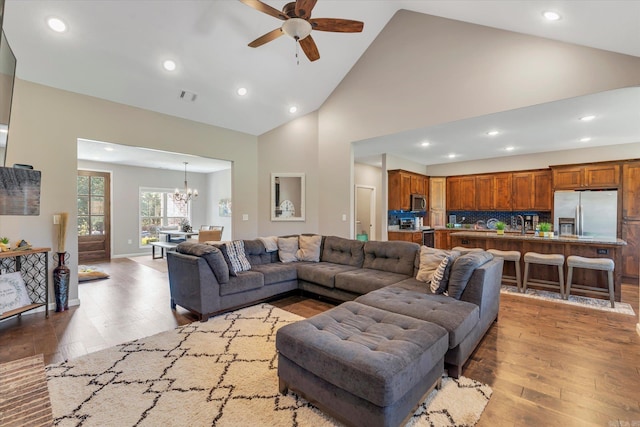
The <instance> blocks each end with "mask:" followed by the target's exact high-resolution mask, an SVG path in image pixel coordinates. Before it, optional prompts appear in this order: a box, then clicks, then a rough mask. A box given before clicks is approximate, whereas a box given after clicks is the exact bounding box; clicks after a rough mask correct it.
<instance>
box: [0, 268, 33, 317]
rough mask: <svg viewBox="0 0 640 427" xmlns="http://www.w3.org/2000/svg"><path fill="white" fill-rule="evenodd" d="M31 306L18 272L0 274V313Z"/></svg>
mask: <svg viewBox="0 0 640 427" xmlns="http://www.w3.org/2000/svg"><path fill="white" fill-rule="evenodd" d="M29 304H31V298H29V293H28V292H27V287H26V286H25V284H24V280H22V275H21V274H20V273H19V272H15V273H7V274H0V313H5V312H7V311H10V310H15V309H16V308H20V307H24V306H25V305H29Z"/></svg>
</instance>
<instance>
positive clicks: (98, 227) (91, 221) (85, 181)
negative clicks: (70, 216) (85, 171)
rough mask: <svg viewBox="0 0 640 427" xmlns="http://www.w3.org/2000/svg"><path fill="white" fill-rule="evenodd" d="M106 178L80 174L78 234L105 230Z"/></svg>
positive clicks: (97, 232) (84, 234) (96, 232)
mask: <svg viewBox="0 0 640 427" xmlns="http://www.w3.org/2000/svg"><path fill="white" fill-rule="evenodd" d="M104 208H105V178H104V177H103V176H80V175H79V176H78V236H89V235H96V234H104V232H105V209H104Z"/></svg>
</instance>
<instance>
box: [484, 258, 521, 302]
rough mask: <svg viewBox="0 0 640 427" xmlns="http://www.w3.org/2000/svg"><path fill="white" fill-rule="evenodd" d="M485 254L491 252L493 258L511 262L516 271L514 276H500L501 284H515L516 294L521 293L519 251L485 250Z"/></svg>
mask: <svg viewBox="0 0 640 427" xmlns="http://www.w3.org/2000/svg"><path fill="white" fill-rule="evenodd" d="M487 252H491V253H492V254H493V256H497V257H500V258H503V259H504V260H505V262H506V261H513V264H514V266H515V269H516V275H515V276H509V275H506V274H504V270H503V274H502V282H503V283H515V284H516V286H517V287H518V292H522V290H521V288H522V276H520V256H521V254H520V251H501V250H499V249H487Z"/></svg>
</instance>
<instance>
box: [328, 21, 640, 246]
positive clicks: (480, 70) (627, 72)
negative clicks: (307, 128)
mask: <svg viewBox="0 0 640 427" xmlns="http://www.w3.org/2000/svg"><path fill="white" fill-rule="evenodd" d="M639 70H640V58H637V57H631V56H626V55H621V54H616V53H612V52H606V51H602V50H597V49H591V48H586V47H581V46H576V45H571V44H567V43H561V42H557V41H553V40H547V39H541V38H538V37H533V36H527V35H523V34H518V33H513V32H508V31H502V30H497V29H492V28H489V27H483V26H478V25H473V24H467V23H463V22H458V21H452V20H448V19H444V18H438V17H433V16H428V15H423V14H419V13H414V12H408V11H400V12H398V13H397V14H396V15H395V16H394V18H392V20H391V21H390V22H389V24H388V25H387V26H386V27H385V28H384V29H383V31H382V32H381V33H380V35H379V36H378V37H377V39H376V40H375V41H374V42H373V43H372V45H371V46H370V47H369V49H368V50H367V51H366V52H365V53H364V54H363V55H362V57H361V58H360V60H359V61H358V63H356V65H355V66H354V67H353V68H352V69H351V71H350V72H349V74H348V75H347V76H346V77H345V79H344V80H343V81H342V82H341V83H340V85H339V86H338V87H337V88H336V90H335V91H334V92H333V94H332V95H331V96H330V97H329V98H328V99H327V101H326V102H325V103H324V105H323V106H322V107H321V108H320V110H319V127H318V135H319V138H318V166H319V170H320V171H321V176H320V181H319V183H320V186H319V200H320V201H319V206H320V212H319V217H320V223H319V224H320V227H319V231H320V232H321V233H323V234H336V235H342V236H350V235H351V233H352V230H351V229H350V225H351V224H352V223H353V221H351V220H350V221H347V222H342V221H340V218H339V215H338V213H340V212H343V211H348V212H350V213H351V212H352V211H351V207H352V206H353V190H352V189H353V185H351V183H353V165H352V153H351V146H350V144H351V142H352V141H359V140H362V139H366V138H371V137H374V136H379V135H387V134H392V133H396V132H399V131H403V130H408V129H415V128H419V127H425V126H430V125H435V124H441V123H446V122H451V121H456V120H460V119H464V118H469V117H475V116H480V115H484V114H490V113H494V112H499V111H506V110H510V109H514V108H520V107H525V106H529V105H533V104H539V103H543V102H550V101H555V100H559V99H564V98H570V97H575V96H580V95H585V94H589V93H595V92H600V91H603V90H608V89H614V88H620V87H626V86H632V85H637V84H639V83H640V72H639Z"/></svg>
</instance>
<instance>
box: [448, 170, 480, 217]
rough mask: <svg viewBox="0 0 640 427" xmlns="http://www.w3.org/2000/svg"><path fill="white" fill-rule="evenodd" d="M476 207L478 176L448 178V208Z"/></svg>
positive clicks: (472, 208) (454, 209)
mask: <svg viewBox="0 0 640 427" xmlns="http://www.w3.org/2000/svg"><path fill="white" fill-rule="evenodd" d="M475 209H476V177H475V176H474V175H468V176H451V177H448V178H447V210H450V211H469V210H475Z"/></svg>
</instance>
